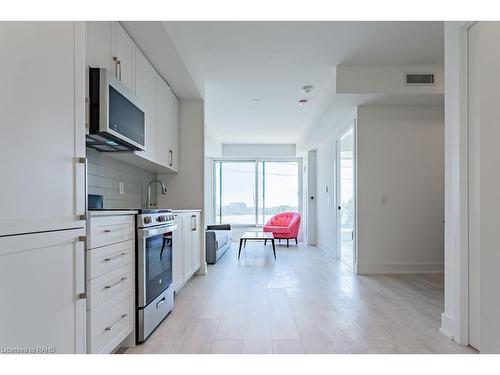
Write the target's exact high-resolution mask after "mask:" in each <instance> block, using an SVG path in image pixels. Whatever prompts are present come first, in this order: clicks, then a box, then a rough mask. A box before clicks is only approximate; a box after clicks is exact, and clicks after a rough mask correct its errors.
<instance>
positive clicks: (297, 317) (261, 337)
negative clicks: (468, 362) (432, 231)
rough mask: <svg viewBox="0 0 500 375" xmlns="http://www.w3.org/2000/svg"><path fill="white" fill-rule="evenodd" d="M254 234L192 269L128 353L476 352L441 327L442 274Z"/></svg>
mask: <svg viewBox="0 0 500 375" xmlns="http://www.w3.org/2000/svg"><path fill="white" fill-rule="evenodd" d="M277 257H278V259H277V261H276V262H275V261H274V259H273V255H272V250H271V247H270V244H268V245H267V247H264V246H263V244H260V243H255V244H254V243H248V245H247V247H246V249H245V250H243V251H242V255H241V259H240V261H239V262H238V261H237V248H236V245H234V244H233V247H232V249H231V250H230V251H228V253H226V254H225V255H224V256H223V257H222V258H221V260H220V261H219V263H217V264H216V265H214V266H209V267H208V275H207V276H195V277H194V278H193V279H191V280H190V281H189V282H188V283H187V284H186V285H185V286H184V288H183V289H182V290H180V291H179V293H178V295H177V297H176V300H175V309H174V311H173V312H172V313H171V314H170V315H169V316H168V317H167V319H165V320H164V321H163V323H162V324H161V325H160V326H159V327H158V328H157V330H156V331H155V332H154V333H153V334H152V335H151V337H150V338H149V339H148V340H147V341H146V343H144V344H142V345H139V346H137V347H136V348H134V349H129V350H127V351H126V353H259V354H263V353H472V352H473V350H472V349H470V348H465V347H462V346H460V345H457V344H455V343H454V342H452V341H450V340H448V339H447V338H446V337H444V336H443V335H441V334H440V333H439V332H438V329H439V324H440V314H441V312H442V311H443V277H442V275H405V276H399V275H397V276H396V275H394V276H390V275H387V276H386V275H383V276H355V275H353V274H352V272H351V271H350V269H349V268H348V267H347V266H346V265H345V264H343V263H342V262H339V261H336V260H335V259H333V258H331V257H330V256H329V255H327V254H325V253H324V252H323V251H321V250H320V249H318V248H315V247H308V246H304V245H299V246H298V247H296V246H295V245H293V246H290V247H289V248H286V245H285V246H283V244H281V245H278V243H277Z"/></svg>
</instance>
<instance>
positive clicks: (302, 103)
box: [299, 99, 309, 107]
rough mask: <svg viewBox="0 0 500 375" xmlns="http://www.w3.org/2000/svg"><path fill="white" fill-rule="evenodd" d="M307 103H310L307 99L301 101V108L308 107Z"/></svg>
mask: <svg viewBox="0 0 500 375" xmlns="http://www.w3.org/2000/svg"><path fill="white" fill-rule="evenodd" d="M307 103H309V101H308V100H307V99H300V100H299V106H301V107H305V106H306V105H307Z"/></svg>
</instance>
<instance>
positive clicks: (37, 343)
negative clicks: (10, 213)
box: [0, 229, 86, 353]
mask: <svg viewBox="0 0 500 375" xmlns="http://www.w3.org/2000/svg"><path fill="white" fill-rule="evenodd" d="M83 235H84V230H83V229H75V230H66V231H56V232H49V233H40V234H26V235H21V236H11V237H1V238H0V285H2V287H1V288H0V301H4V302H5V303H3V304H2V308H1V309H0V332H1V334H0V346H1V347H3V348H16V347H17V348H28V349H27V350H29V353H42V352H47V353H85V304H86V300H85V299H81V298H79V294H80V293H83V292H84V291H85V275H84V270H85V266H84V264H85V245H84V242H83V241H80V238H79V236H83Z"/></svg>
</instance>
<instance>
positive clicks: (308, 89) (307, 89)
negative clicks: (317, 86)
mask: <svg viewBox="0 0 500 375" xmlns="http://www.w3.org/2000/svg"><path fill="white" fill-rule="evenodd" d="M312 90H314V86H312V85H305V86H303V87H302V92H303V93H304V94H306V95H307V94H309V93H310V92H311V91H312Z"/></svg>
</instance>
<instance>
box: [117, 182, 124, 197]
mask: <svg viewBox="0 0 500 375" xmlns="http://www.w3.org/2000/svg"><path fill="white" fill-rule="evenodd" d="M118 191H119V193H120V195H123V182H120V183H119V184H118Z"/></svg>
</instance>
